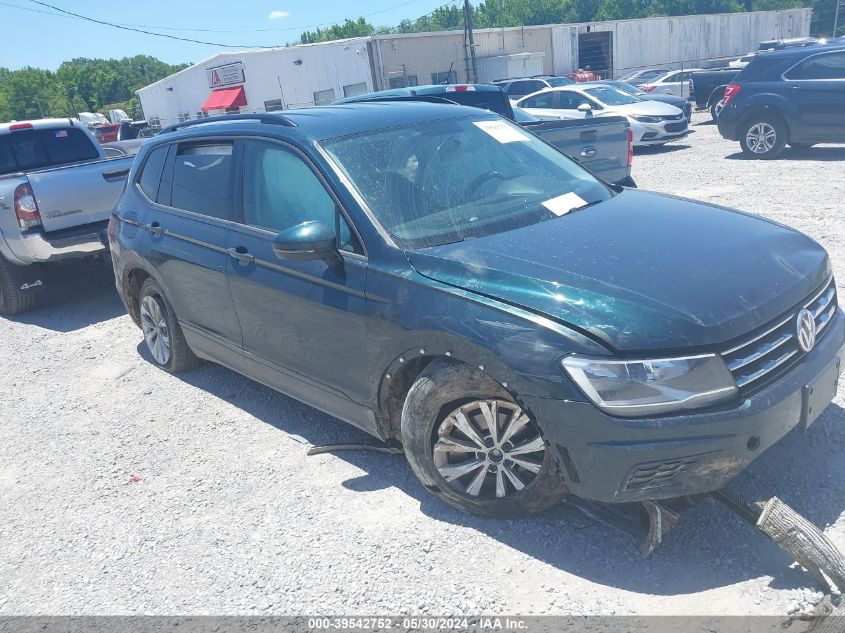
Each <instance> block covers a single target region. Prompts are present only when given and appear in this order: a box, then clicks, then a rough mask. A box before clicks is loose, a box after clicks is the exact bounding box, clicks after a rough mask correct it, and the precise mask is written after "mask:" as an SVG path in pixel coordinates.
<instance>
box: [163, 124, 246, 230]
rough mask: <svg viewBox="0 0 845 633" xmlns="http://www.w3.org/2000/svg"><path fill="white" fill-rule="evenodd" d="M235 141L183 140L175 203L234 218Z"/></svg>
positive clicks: (176, 167)
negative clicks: (233, 156) (233, 144)
mask: <svg viewBox="0 0 845 633" xmlns="http://www.w3.org/2000/svg"><path fill="white" fill-rule="evenodd" d="M233 172H234V164H233V160H232V143H231V141H229V142H225V143H221V142H217V141H215V142H212V143H208V142H199V143H181V144H180V145H179V147H178V149H177V150H176V161H175V164H174V167H173V198H172V201H171V203H170V204H171V206H173V207H176V208H177V209H184V210H185V211H193V212H195V213H202V214H203V215H208V216H210V217H213V218H222V219H224V220H232V219H234V204H233V201H232V174H233Z"/></svg>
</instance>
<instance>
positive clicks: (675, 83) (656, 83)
mask: <svg viewBox="0 0 845 633" xmlns="http://www.w3.org/2000/svg"><path fill="white" fill-rule="evenodd" d="M699 70H704V69H703V68H687V69H685V70H670V71H667V72H666V73H665V74H663V75H662V76H660V77H658V78H657V79H653V80H651V81H650V82H648V83H645V84H642V85H640V88H642V89H643V90H645V91H646V92H654V93H655V94H660V93H663V94H672V95H675V96H676V97H689V80H690V75H692V73H694V72H696V71H699Z"/></svg>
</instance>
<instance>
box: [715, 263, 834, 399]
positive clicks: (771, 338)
mask: <svg viewBox="0 0 845 633" xmlns="http://www.w3.org/2000/svg"><path fill="white" fill-rule="evenodd" d="M831 304H833V305H832V306H831ZM802 308H806V309H807V310H809V311H810V313H811V314H812V315H813V318H814V320H815V322H816V340H818V338H819V337H820V336H821V334H822V332H823V331H824V330H825V329H826V328H827V326H828V324H829V323H830V322H831V321H833V319H834V317H835V316H836V308H837V305H836V285H835V284H834V280H833V277H831V278H830V279H828V281H827V282H826V283H825V284H823V285H822V287H821V289H820V290H819V291H818V292H816V293H814V294H813V296H812V298H811V299H810V300H808V301H806V302H804V303H803V305H802V306H801V307H798V308H796V309H795V312H794V313H793V314H791V315H789V316H787V317H785V318H784V319H782V320H781V321H779V322H778V323H776V324H775V325H773V326H772V327H770V328H767V329H766V330H765V331H764V332H763V333H762V334H757V335H756V336H754V337H752V338H750V339H748V340H746V341H744V342H742V343H740V344H738V345H735V346H733V347H731V348H729V349H726V350H724V351H722V352H721V355H722V358H723V359H724V361H725V364H726V365H727V367H728V369H729V370H730V371H731V373H732V374H733V376H734V380H735V381H736V385H737V387H739V388H740V389H742V388H743V387H748V386H750V385H752V384H753V383H755V382H757V381H759V380H762V379H763V378H765V377H767V376H770V375H774V374H773V373H772V372H775V371H776V370H777V369H778V368H780V367H783V368H784V369H785V366H786V364H787V363H788V362H789V361H790V360H793V359H797V358H800V357H801V356H802V355H803V354H804V352H803V351H802V350H801V348H800V347H799V346H798V341H797V336H796V329H795V328H796V325H795V324H796V318H797V315H798V312H799V311H800V310H801V309H802Z"/></svg>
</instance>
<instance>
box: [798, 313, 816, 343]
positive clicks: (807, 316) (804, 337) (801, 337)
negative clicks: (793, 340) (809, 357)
mask: <svg viewBox="0 0 845 633" xmlns="http://www.w3.org/2000/svg"><path fill="white" fill-rule="evenodd" d="M795 325H796V330H797V333H798V345H800V346H801V349H803V350H804V351H805V352H809V351H810V350H811V349H813V345H815V344H816V320H815V319H814V318H813V313H812V312H810V311H809V310H807V309H806V308H805V309H803V310H801V312H799V313H798V319H797V320H796V324H795Z"/></svg>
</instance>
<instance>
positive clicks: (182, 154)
mask: <svg viewBox="0 0 845 633" xmlns="http://www.w3.org/2000/svg"><path fill="white" fill-rule="evenodd" d="M235 148H236V143H235V142H234V141H232V140H230V139H223V140H220V139H209V140H196V141H193V140H192V141H185V142H182V143H178V144H177V143H174V144H172V145H170V146H166V145H165V146H162V147H160V148H158V149H156V150H153V152H151V153H150V155H149V157H148V158H147V159H146V162H145V163H144V166H143V168H142V171H141V176H140V179H139V181H138V185H139V187H140V188H141V190H142V191H143V192H144V195H145V196H146V197H147V198H148V199H149V200H150V201H154V203H152V204H149V205H148V208H147V210H146V212H145V213H143V214H139V216H138V220H139V222H140V223H141V225H142V226H143V227H144V228H145V229H146V231H148V233H149V239H148V242H147V253H146V255H147V259H148V260H149V262H150V263H151V264H152V266H153V267H154V269H155V270H156V272H157V274H158V277H159V281H160V282H161V283H162V285H163V286H164V291H165V294H166V295H167V298H168V299H169V300H170V303H171V304H172V305H173V309H174V310H175V312H176V316H177V317H178V319H179V322H180V324H181V325H182V326H183V329H184V330H185V333H186V336H187V337H188V340H189V342H190V343H191V344H192V346H193V345H196V346H199V347H200V348H202V349H207V350H208V351H209V352H210V353H212V354H214V355H215V356H217V355H219V354H220V352H221V350H222V349H223V348H229V349H237V348H239V347H240V345H241V329H240V326H239V324H238V320H237V317H236V316H235V308H234V305H233V303H232V296H231V293H230V292H229V284H228V281H227V279H226V268H227V266H228V265H229V255H228V253H227V252H226V243H227V241H228V237H229V227H230V226H232V220H233V219H234V218H235V206H234V175H235ZM165 152H166V154H165ZM158 170H160V173H161V176H160V178H158V179H157V178H156V173H157V171H158ZM148 172H149V175H148Z"/></svg>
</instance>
